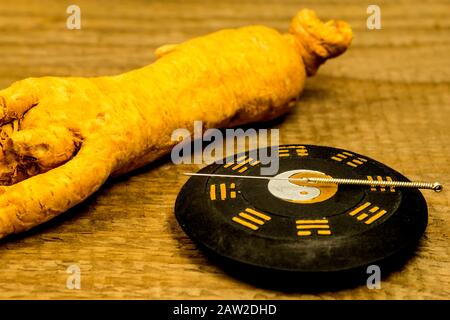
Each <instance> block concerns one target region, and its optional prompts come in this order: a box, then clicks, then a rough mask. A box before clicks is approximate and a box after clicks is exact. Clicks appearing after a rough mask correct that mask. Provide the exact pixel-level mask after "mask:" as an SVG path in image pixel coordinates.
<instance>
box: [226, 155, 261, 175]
mask: <svg viewBox="0 0 450 320" xmlns="http://www.w3.org/2000/svg"><path fill="white" fill-rule="evenodd" d="M259 163H260V161H257V160H255V159H252V158H250V157H248V156H242V157H240V158H238V159H237V160H236V162H232V163H227V164H225V165H224V166H223V167H224V168H230V167H231V168H230V169H231V170H233V171H237V172H239V173H242V172H245V171H247V169H248V168H249V167H248V166H247V165H251V166H256V165H257V164H259Z"/></svg>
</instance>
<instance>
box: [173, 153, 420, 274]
mask: <svg viewBox="0 0 450 320" xmlns="http://www.w3.org/2000/svg"><path fill="white" fill-rule="evenodd" d="M270 150H272V152H279V155H280V158H279V170H278V173H277V175H275V176H276V177H288V178H296V177H302V176H317V177H333V178H350V179H366V180H367V179H375V180H377V179H383V180H385V179H387V180H390V179H392V180H397V181H409V180H408V179H407V178H405V177H404V176H402V175H401V174H400V173H398V172H397V171H395V170H393V169H391V168H389V167H387V166H385V165H383V164H382V163H380V162H377V161H375V160H372V159H370V158H368V157H366V156H363V155H360V154H357V153H355V152H353V151H347V150H342V149H337V148H331V147H323V146H313V145H284V146H279V147H277V148H272V149H270ZM270 150H268V151H266V152H269V154H270ZM251 155H252V154H250V153H242V154H239V155H236V156H235V157H233V159H234V160H235V163H227V162H229V161H226V159H224V161H223V163H224V164H213V165H209V166H207V167H206V168H204V169H202V170H201V171H200V172H201V173H213V174H228V175H229V174H232V175H240V176H246V175H261V172H260V169H261V166H263V165H262V164H261V163H259V162H258V161H256V160H254V159H251V158H250V156H251ZM175 214H176V218H177V220H178V222H179V224H180V225H181V227H182V228H183V230H184V231H185V232H186V233H187V234H188V235H189V237H191V238H192V239H193V240H194V241H195V242H196V243H198V244H200V245H201V246H203V247H205V248H207V249H208V250H210V251H212V252H214V253H216V254H218V255H219V256H221V257H224V258H227V259H231V260H233V261H236V262H239V263H243V264H246V265H249V266H255V267H261V268H265V269H272V270H278V271H295V272H308V273H310V272H313V273H314V272H334V271H344V270H350V269H354V268H358V267H362V266H366V265H369V264H371V263H375V262H378V261H381V260H383V259H386V258H390V257H392V256H394V255H395V254H396V253H399V252H401V251H402V249H404V248H407V247H409V246H410V245H412V244H415V243H416V242H417V240H418V239H419V238H420V237H421V235H422V234H423V232H424V230H425V228H426V225H427V206H426V203H425V200H424V198H423V196H422V194H421V193H420V191H419V190H417V189H406V188H404V189H401V188H381V187H376V188H374V187H370V186H368V187H365V186H344V185H339V186H336V185H315V186H305V185H301V184H298V183H297V184H296V183H294V182H292V181H290V180H281V179H280V180H270V181H269V180H256V179H241V178H224V177H199V176H194V177H191V178H190V179H189V180H188V181H187V183H186V184H185V185H184V186H183V188H182V189H181V192H180V194H179V195H178V198H177V201H176V205H175Z"/></svg>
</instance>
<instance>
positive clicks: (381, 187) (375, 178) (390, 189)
mask: <svg viewBox="0 0 450 320" xmlns="http://www.w3.org/2000/svg"><path fill="white" fill-rule="evenodd" d="M367 180H370V181H374V180H378V181H383V180H385V181H392V178H391V177H389V176H388V177H384V178H383V177H381V176H376V177H375V176H367ZM386 189H389V191H390V192H395V187H386V186H378V187H375V186H371V187H370V191H381V192H385V191H386Z"/></svg>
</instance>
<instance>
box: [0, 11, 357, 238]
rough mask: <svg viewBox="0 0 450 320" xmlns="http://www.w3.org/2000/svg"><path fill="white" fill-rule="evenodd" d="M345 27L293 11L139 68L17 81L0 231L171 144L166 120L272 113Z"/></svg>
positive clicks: (5, 93)
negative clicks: (281, 28)
mask: <svg viewBox="0 0 450 320" xmlns="http://www.w3.org/2000/svg"><path fill="white" fill-rule="evenodd" d="M351 38H352V32H351V29H350V27H349V25H348V24H347V23H345V22H342V21H329V22H327V23H322V22H321V21H320V20H319V19H318V18H317V16H316V15H315V13H314V12H313V11H310V10H302V11H300V12H299V13H298V14H297V15H296V16H295V17H294V19H293V20H292V23H291V26H290V29H289V32H288V33H286V34H281V33H279V32H277V31H275V30H273V29H270V28H267V27H264V26H249V27H243V28H239V29H227V30H221V31H218V32H215V33H212V34H209V35H206V36H202V37H199V38H195V39H192V40H189V41H186V42H184V43H181V44H176V45H173V44H171V45H165V46H162V47H161V48H159V49H158V50H157V51H156V56H157V58H158V59H157V60H156V61H155V62H154V63H152V64H150V65H148V66H146V67H143V68H141V69H137V70H133V71H130V72H127V73H124V74H121V75H116V76H106V77H98V78H74V77H65V78H63V77H43V78H28V79H25V80H22V81H18V82H16V83H14V84H13V85H12V86H10V87H9V88H6V89H4V90H1V91H0V125H1V129H0V148H1V152H0V238H1V237H4V236H6V235H8V234H12V233H18V232H21V231H25V230H28V229H30V228H32V227H33V226H36V225H38V224H40V223H43V222H45V221H47V220H49V219H51V218H52V217H54V216H56V215H58V214H60V213H62V212H64V211H66V210H67V209H69V208H71V207H72V206H74V205H76V204H77V203H79V202H81V201H83V200H84V199H86V198H87V197H88V196H89V195H91V194H92V193H93V192H95V191H96V190H97V189H98V188H99V187H100V186H101V185H102V184H103V183H104V182H105V180H106V179H107V178H108V177H110V176H114V175H119V174H124V173H126V172H129V171H130V170H133V169H135V168H138V167H140V166H142V165H145V164H147V163H149V162H151V161H153V160H155V159H157V158H159V157H161V156H162V155H164V154H165V153H167V152H168V151H170V149H171V147H173V145H174V143H175V142H172V141H171V139H170V137H171V133H172V131H173V130H175V129H177V128H191V129H192V127H193V123H194V121H195V120H201V121H203V123H204V124H205V125H206V127H208V128H221V127H229V126H237V125H241V124H245V123H250V122H257V121H266V120H270V119H273V118H275V117H277V116H279V115H281V114H283V113H285V112H287V111H288V110H289V108H290V106H292V104H290V103H289V102H291V101H292V100H294V99H296V98H297V97H298V95H299V94H300V93H301V91H302V90H303V86H304V82H305V78H306V77H307V76H310V75H313V74H315V73H316V71H317V68H318V67H319V66H320V65H321V64H322V63H324V62H325V60H327V59H329V58H332V57H335V56H337V55H339V54H341V53H343V52H344V51H345V50H346V49H347V47H348V46H349V45H350V42H351Z"/></svg>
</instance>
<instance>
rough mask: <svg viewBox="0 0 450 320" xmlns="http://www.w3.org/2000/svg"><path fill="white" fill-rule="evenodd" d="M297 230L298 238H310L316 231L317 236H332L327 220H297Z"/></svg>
mask: <svg viewBox="0 0 450 320" xmlns="http://www.w3.org/2000/svg"><path fill="white" fill-rule="evenodd" d="M295 223H296V228H297V230H298V231H297V235H298V236H310V235H312V231H313V230H315V231H316V234H318V235H321V236H329V235H331V230H330V226H329V224H328V220H327V219H321V220H296V221H295Z"/></svg>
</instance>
